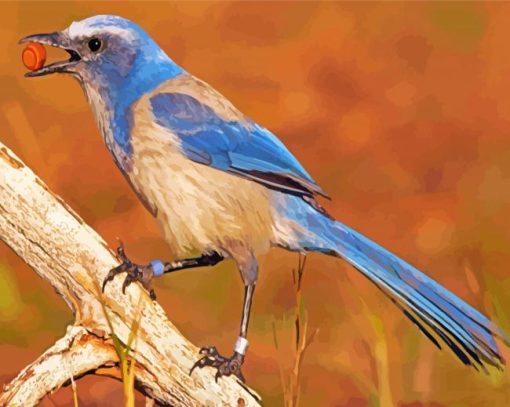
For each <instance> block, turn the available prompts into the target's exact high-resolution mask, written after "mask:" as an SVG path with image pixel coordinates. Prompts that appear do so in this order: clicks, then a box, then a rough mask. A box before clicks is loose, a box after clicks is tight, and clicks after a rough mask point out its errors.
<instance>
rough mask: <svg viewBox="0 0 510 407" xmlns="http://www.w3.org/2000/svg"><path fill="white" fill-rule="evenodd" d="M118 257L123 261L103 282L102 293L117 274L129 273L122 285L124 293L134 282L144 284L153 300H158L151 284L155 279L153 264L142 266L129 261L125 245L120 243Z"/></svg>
mask: <svg viewBox="0 0 510 407" xmlns="http://www.w3.org/2000/svg"><path fill="white" fill-rule="evenodd" d="M117 255H118V256H119V258H120V260H121V261H122V263H121V264H119V265H118V266H117V267H114V268H112V269H111V270H110V271H109V273H108V275H107V276H106V278H105V279H104V281H103V287H102V291H103V292H104V289H105V287H106V284H108V283H109V282H110V281H112V280H113V279H114V278H115V276H116V275H117V274H120V273H127V275H126V278H125V279H124V283H123V284H122V292H123V293H124V294H125V293H126V288H127V287H128V286H129V285H130V284H131V283H132V282H134V281H139V282H140V283H142V285H143V287H144V288H145V289H146V290H147V291H148V292H149V295H150V297H151V299H153V300H156V293H155V292H154V290H153V289H152V288H151V286H150V284H151V281H152V279H153V277H154V270H153V266H152V264H151V263H149V264H147V265H145V266H141V265H138V264H136V263H133V262H132V261H131V260H129V259H128V257H127V256H126V253H125V252H124V245H123V244H122V242H121V241H119V247H118V248H117Z"/></svg>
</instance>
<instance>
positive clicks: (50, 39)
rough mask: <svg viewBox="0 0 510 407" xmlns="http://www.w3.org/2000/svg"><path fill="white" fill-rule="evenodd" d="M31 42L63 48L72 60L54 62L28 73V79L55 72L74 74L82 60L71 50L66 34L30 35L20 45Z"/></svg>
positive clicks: (20, 41)
mask: <svg viewBox="0 0 510 407" xmlns="http://www.w3.org/2000/svg"><path fill="white" fill-rule="evenodd" d="M30 42H38V43H39V44H43V45H51V46H52V47H57V48H62V49H64V50H65V51H67V52H68V53H69V55H70V58H69V59H68V60H67V61H59V62H54V63H52V64H49V65H45V66H43V67H42V68H40V69H37V70H35V71H32V72H27V73H26V74H25V76H27V77H33V76H42V75H48V74H50V73H55V72H60V73H66V72H67V73H69V72H72V69H71V68H72V66H73V65H75V64H76V63H77V62H78V61H80V60H81V56H80V54H79V53H78V52H77V51H76V50H74V49H72V48H71V42H70V41H69V37H68V36H67V35H66V34H65V33H64V32H54V33H49V34H34V35H29V36H27V37H24V38H22V39H21V40H19V42H18V44H26V43H30Z"/></svg>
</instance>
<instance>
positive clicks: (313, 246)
mask: <svg viewBox="0 0 510 407" xmlns="http://www.w3.org/2000/svg"><path fill="white" fill-rule="evenodd" d="M285 201H286V202H279V203H280V204H283V205H282V206H280V208H281V209H280V213H282V212H284V213H282V214H284V215H286V219H288V220H290V221H291V222H292V223H293V224H294V225H296V224H297V225H298V227H297V229H296V230H297V233H296V241H295V242H294V243H291V244H288V245H285V246H286V247H287V248H288V249H291V250H306V251H319V252H323V253H327V254H331V255H335V256H338V257H341V258H343V259H344V260H346V261H348V262H349V263H350V264H352V265H353V266H354V267H355V268H356V269H358V270H359V271H361V272H362V273H363V274H364V275H365V276H366V277H367V278H368V279H369V280H370V281H372V282H373V283H374V284H375V285H376V286H377V287H379V288H380V289H381V290H382V291H383V292H384V293H385V294H387V295H388V296H389V298H390V299H391V300H392V301H393V302H394V303H395V304H396V305H397V306H398V307H399V308H400V309H401V310H402V311H403V312H404V314H405V315H406V316H407V317H408V318H409V319H411V321H412V322H414V323H415V324H416V326H418V328H419V329H420V330H421V332H423V334H425V335H426V336H427V338H429V339H430V340H431V341H432V342H433V343H434V344H435V345H436V346H437V347H438V348H441V342H442V343H444V344H446V345H447V346H448V347H449V348H450V349H451V350H452V351H453V352H454V353H455V355H456V356H457V357H458V358H459V359H460V360H461V361H462V362H463V363H464V364H466V365H471V366H473V367H475V368H477V369H478V368H482V369H483V370H486V369H485V364H488V365H492V366H495V367H497V368H500V369H501V368H502V367H503V365H504V363H505V362H504V360H503V357H502V356H501V354H500V353H499V351H498V348H497V345H496V342H495V340H494V335H496V336H499V337H500V338H502V339H503V340H504V341H505V342H506V344H507V345H509V344H510V341H509V337H508V336H507V335H506V334H505V333H504V332H503V331H502V330H500V329H499V328H498V327H497V326H496V325H495V324H493V323H492V322H491V321H490V320H489V319H488V318H487V317H485V316H484V315H482V314H481V313H480V312H478V311H477V310H476V309H474V308H473V307H471V306H470V305H468V304H466V303H465V302H464V301H462V300H461V299H460V298H458V297H456V296H455V295H454V294H452V293H451V292H449V291H448V290H447V289H445V288H444V287H442V286H440V285H439V284H438V283H436V282H435V281H433V280H432V279H431V278H429V277H427V276H426V275H425V274H423V273H421V272H420V271H418V270H417V269H416V268H414V267H413V266H411V265H410V264H408V263H406V262H405V261H403V260H401V259H399V258H398V257H397V256H395V255H394V254H392V253H390V252H389V251H387V250H386V249H384V248H382V247H381V246H379V245H378V244H376V243H374V242H372V241H371V240H369V239H367V238H366V237H364V236H363V235H361V234H359V233H358V232H356V231H354V230H352V229H350V228H349V227H347V226H345V225H343V224H342V223H340V222H338V221H335V220H333V219H330V218H328V217H327V216H325V215H323V214H321V213H319V212H318V211H317V210H316V209H314V208H312V207H311V206H310V205H308V204H306V203H304V201H302V200H301V199H300V198H296V197H292V198H290V197H289V198H286V199H285Z"/></svg>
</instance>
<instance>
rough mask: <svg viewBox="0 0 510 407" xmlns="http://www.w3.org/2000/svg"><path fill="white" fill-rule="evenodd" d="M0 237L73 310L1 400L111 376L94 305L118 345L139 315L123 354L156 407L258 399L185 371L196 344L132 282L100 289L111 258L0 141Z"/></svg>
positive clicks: (228, 382) (19, 400)
mask: <svg viewBox="0 0 510 407" xmlns="http://www.w3.org/2000/svg"><path fill="white" fill-rule="evenodd" d="M0 238H1V239H2V240H3V241H4V242H5V243H7V244H8V245H9V246H10V247H11V248H12V249H13V250H14V251H15V252H16V253H17V254H18V255H19V256H20V257H21V258H22V259H23V260H24V261H25V262H26V263H27V264H29V265H30V266H31V267H32V268H33V269H34V271H35V272H36V273H37V274H39V275H40V276H41V277H42V278H43V279H45V280H46V281H48V282H49V283H50V284H51V285H52V286H53V287H54V288H55V290H56V291H57V292H58V293H59V294H60V296H61V297H62V298H63V299H64V300H65V302H66V303H67V304H68V305H69V307H70V308H71V309H72V311H73V313H74V315H75V322H74V325H73V326H71V327H69V328H68V331H67V334H66V335H65V336H64V337H63V338H61V339H60V340H58V341H57V342H56V343H55V344H54V345H53V346H52V347H51V348H50V349H48V350H47V351H46V352H45V353H44V354H42V355H41V356H40V357H39V358H38V359H37V360H35V361H34V362H33V363H32V364H31V365H29V366H27V367H26V368H25V369H24V370H23V371H21V372H20V373H19V375H18V376H17V377H16V378H15V379H14V380H13V381H12V382H11V383H10V384H8V385H6V386H5V387H4V391H3V393H1V394H0V406H4V405H18V406H19V405H23V406H30V405H35V404H36V403H37V402H38V401H39V400H40V399H41V398H42V397H44V395H46V394H47V393H49V392H53V391H55V390H56V389H58V388H59V387H61V386H62V385H65V384H68V383H69V382H70V380H71V377H73V378H78V377H80V376H82V375H84V374H89V373H95V374H111V368H110V369H107V368H108V367H111V366H112V365H115V364H117V363H118V358H117V355H116V353H115V350H114V347H113V345H112V341H111V339H110V329H109V328H108V324H107V321H106V319H105V317H104V313H103V310H102V308H101V301H103V304H104V305H105V308H106V311H107V313H108V315H109V316H110V319H111V322H112V325H113V330H114V332H115V334H116V335H117V336H118V338H119V339H120V340H121V341H122V342H123V343H127V341H128V336H129V332H130V326H131V324H132V321H133V318H134V317H135V316H136V313H137V312H141V314H142V320H141V326H140V328H139V330H138V333H137V340H136V350H135V351H133V352H132V353H131V356H132V357H133V358H134V359H135V360H136V364H135V366H136V368H135V369H136V370H135V375H136V387H137V388H138V389H139V390H140V391H142V392H143V393H144V394H145V395H147V396H149V397H151V398H153V399H155V400H156V401H157V402H158V403H160V404H163V405H175V406H197V405H205V404H207V405H215V406H217V405H228V406H237V405H243V406H255V405H258V402H257V399H256V396H255V395H254V393H252V392H250V391H249V390H248V389H246V388H244V387H243V386H241V385H240V384H239V383H237V382H236V380H234V379H233V378H221V379H220V380H219V381H218V383H216V382H215V380H214V374H213V372H212V371H211V370H209V369H204V370H195V371H194V372H193V375H192V376H189V374H188V373H189V370H190V368H191V366H192V365H193V363H194V362H195V361H196V359H197V357H198V356H199V355H198V350H197V348H196V347H195V346H194V345H192V344H191V343H190V342H189V341H188V340H186V338H184V337H183V336H182V335H181V334H180V333H179V332H178V331H177V329H176V328H175V327H174V326H173V325H172V323H171V322H170V321H169V320H168V319H167V317H166V315H165V313H164V311H163V310H162V309H161V307H160V306H159V305H157V304H156V303H154V302H152V301H151V300H150V298H149V296H148V295H147V294H146V293H145V291H143V290H142V289H141V288H140V287H139V286H138V285H136V284H132V285H131V286H129V288H128V289H127V290H126V295H123V294H122V291H121V287H120V285H121V282H120V280H121V279H116V280H115V281H114V282H113V283H112V284H111V285H109V286H108V290H107V293H106V295H104V296H102V295H101V293H100V290H99V289H98V287H99V282H100V281H102V280H103V278H104V277H105V276H106V274H107V272H108V270H110V269H111V268H112V267H114V266H116V265H117V264H118V260H117V259H116V258H115V256H114V254H113V252H112V251H111V250H109V249H108V247H107V245H106V243H105V242H104V241H103V240H102V239H101V237H100V236H99V235H98V234H97V233H96V232H95V231H94V230H92V229H91V228H90V227H89V226H88V225H86V224H85V223H84V222H83V220H82V219H81V218H80V217H79V216H78V215H76V214H75V213H74V212H73V211H72V210H71V209H70V208H69V207H68V206H67V205H66V204H65V202H63V201H62V200H61V199H60V198H59V197H57V196H55V195H54V194H53V193H52V192H51V191H50V190H49V189H48V188H47V187H46V185H45V184H44V183H43V182H42V181H41V180H40V179H39V178H37V177H36V176H35V175H34V174H33V172H32V171H31V170H30V169H29V168H27V167H26V166H25V165H24V164H23V163H22V162H21V161H20V160H19V158H17V157H16V156H15V155H14V154H13V153H12V152H11V151H10V150H8V149H7V148H6V147H5V146H4V145H3V144H1V143H0ZM140 310H141V311H140ZM109 372H110V373H109Z"/></svg>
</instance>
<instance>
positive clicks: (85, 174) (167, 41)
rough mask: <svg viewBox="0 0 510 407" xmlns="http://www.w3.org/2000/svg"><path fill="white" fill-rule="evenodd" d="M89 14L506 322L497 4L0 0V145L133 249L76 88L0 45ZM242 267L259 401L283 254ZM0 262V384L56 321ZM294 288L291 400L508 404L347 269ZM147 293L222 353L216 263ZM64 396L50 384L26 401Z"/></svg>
mask: <svg viewBox="0 0 510 407" xmlns="http://www.w3.org/2000/svg"><path fill="white" fill-rule="evenodd" d="M95 14H118V15H121V16H124V17H127V18H129V19H132V20H134V21H135V22H137V23H138V24H140V25H141V26H142V27H144V28H145V29H146V30H147V31H148V33H149V34H150V35H151V36H153V38H155V39H156V41H157V42H158V43H159V44H160V45H161V46H162V48H163V49H165V50H166V51H167V53H168V54H169V55H170V56H171V57H172V58H173V59H174V60H175V61H176V62H177V63H179V64H181V65H183V66H184V68H185V69H187V70H188V71H189V72H191V73H193V74H195V75H197V76H198V77H200V78H202V79H204V80H206V81H207V82H209V83H211V84H212V85H213V86H214V87H216V88H217V89H218V90H219V91H220V92H222V93H223V94H224V95H225V96H227V97H228V98H229V99H230V100H231V101H233V102H234V104H235V105H236V106H238V107H239V108H240V110H241V111H243V112H244V113H246V114H247V115H248V116H250V117H251V118H253V119H255V120H256V121H258V122H259V123H261V124H263V125H265V126H267V127H268V128H269V129H271V130H272V131H274V133H275V134H277V135H278V136H279V137H280V138H281V140H282V141H283V142H284V143H285V144H286V145H287V146H288V147H289V149H290V150H291V151H292V152H293V153H294V154H295V155H296V157H298V159H299V160H300V161H301V162H302V163H303V165H304V166H305V167H306V168H307V169H308V170H309V172H310V173H311V174H312V176H313V177H314V178H315V179H316V180H317V181H318V182H319V183H320V184H321V186H322V187H323V188H324V189H325V190H326V191H328V193H329V194H330V195H331V196H332V197H333V201H332V202H324V204H325V205H326V207H327V208H328V209H329V210H330V212H331V213H332V214H333V215H334V216H335V217H337V218H339V219H340V220H342V221H343V222H345V223H346V224H348V225H350V226H351V227H354V228H356V229H357V230H359V231H360V232H362V233H364V234H365V235H367V236H368V237H370V238H372V239H374V240H376V241H377V242H379V243H381V244H383V245H384V246H385V247H387V248H389V249H390V250H392V251H394V252H395V253H397V254H398V255H400V256H402V257H403V258H404V259H406V260H408V261H409V262H411V263H412V264H414V265H416V266H417V267H418V268H420V269H421V270H424V271H425V272H426V273H427V274H429V275H430V276H432V277H434V278H435V279H436V280H438V281H439V282H441V283H442V284H444V285H445V286H446V287H448V288H449V289H450V290H452V291H453V292H455V293H456V294H457V295H459V296H460V297H461V298H463V299H464V300H466V301H467V302H468V303H470V304H472V305H474V306H475V307H477V308H478V309H480V310H481V311H482V312H484V313H485V314H487V315H489V316H490V317H491V318H492V319H494V320H495V321H497V322H498V323H499V324H500V325H501V326H502V327H503V328H505V329H506V330H507V331H508V330H510V320H509V316H510V313H509V309H510V297H509V295H508V292H509V290H510V278H509V277H510V271H509V264H510V248H509V247H508V242H510V216H508V213H509V210H510V130H509V129H510V122H509V119H508V118H510V52H509V50H508V38H510V24H509V21H510V4H504V3H473V2H472V3H437V2H436V3H425V2H420V3H311V2H310V3H287V2H285V3H284V2H280V3H269V2H260V3H245V2H243V3H230V2H193V3H163V2H158V3H149V2H143V3H142V2H124V3H120V2H119V3H117V2H112V3H93V2H54V3H50V2H34V3H29V2H20V3H15V2H13V3H5V2H3V3H1V4H0V38H1V39H2V44H3V45H2V47H0V89H1V91H0V138H1V141H2V142H3V143H5V144H6V145H7V146H9V147H10V148H12V149H13V150H14V151H15V152H16V153H17V154H18V155H19V156H20V157H21V158H22V159H23V160H24V161H25V162H26V163H27V164H28V165H29V166H30V167H31V168H32V169H33V170H34V171H35V172H36V173H37V174H38V175H39V176H40V177H41V178H42V179H43V180H44V181H45V182H46V183H47V184H48V186H49V187H50V188H51V189H52V190H53V191H55V192H56V193H57V194H59V195H60V196H61V197H63V199H64V200H66V201H67V202H68V203H69V204H70V205H71V206H72V207H73V208H74V209H75V210H76V211H77V212H78V213H79V214H80V215H81V216H82V217H83V218H84V219H85V221H87V222H88V223H89V224H90V225H91V226H92V227H93V228H94V229H96V230H97V231H98V232H99V233H100V234H101V235H102V236H103V237H104V238H105V239H106V240H107V241H108V242H109V243H110V244H111V245H112V246H115V245H116V238H117V237H120V238H122V239H123V241H124V243H125V244H126V250H127V252H128V254H129V255H130V256H131V257H132V258H133V259H136V260H137V261H138V262H140V263H142V262H147V261H149V260H151V259H152V258H156V257H157V258H166V255H165V243H164V242H163V240H162V239H161V237H160V235H159V231H158V228H157V226H156V224H155V222H154V220H153V219H152V218H151V216H150V215H149V214H148V213H147V212H146V211H145V209H144V208H143V206H142V205H141V204H140V203H139V202H138V200H137V198H136V196H135V195H134V194H133V193H132V191H131V190H130V189H129V187H128V185H127V184H126V182H125V180H124V179H123V177H122V175H121V174H120V173H119V171H118V170H117V168H116V167H115V165H114V164H113V161H112V160H111V158H110V156H109V154H108V152H107V150H106V148H105V147H104V145H103V142H102V140H101V137H100V135H99V132H98V130H97V128H96V126H95V123H94V121H93V117H92V114H91V112H90V110H89V107H88V105H87V103H86V100H85V97H84V95H83V94H82V91H81V89H80V87H79V86H78V84H77V83H76V82H75V81H74V80H73V79H72V78H69V77H64V76H58V77H57V76H49V77H43V78H37V79H30V80H29V79H25V78H24V77H23V73H24V72H25V68H24V67H23V65H22V63H21V47H20V46H18V45H17V44H16V43H17V40H18V39H19V38H20V37H22V36H24V35H27V34H33V33H39V32H48V31H54V30H60V29H63V28H65V27H67V26H68V25H69V24H70V23H71V22H72V21H74V20H79V19H82V18H85V17H88V16H91V15H95ZM55 52H57V51H55ZM56 55H57V57H61V56H62V54H61V53H59V52H57V54H56ZM260 262H261V277H260V280H259V284H258V286H257V292H256V296H255V302H254V309H253V314H252V319H251V327H250V334H249V337H250V343H251V346H250V352H249V356H248V358H247V363H246V364H245V368H244V372H245V375H246V376H247V379H248V383H249V384H250V385H251V386H252V387H254V388H255V389H256V390H257V391H259V392H260V394H261V395H262V396H263V398H264V405H266V406H276V405H281V404H282V402H283V395H282V385H281V383H280V378H279V372H278V364H279V363H288V360H286V356H285V354H284V353H285V350H283V351H282V352H277V351H276V350H275V346H274V343H273V332H272V326H273V322H274V323H275V326H276V328H277V331H278V335H279V338H280V340H281V341H283V344H280V348H282V347H283V348H285V347H287V348H290V347H292V346H293V344H292V341H291V330H290V329H291V327H290V324H288V323H283V322H282V321H283V320H284V319H285V320H286V321H290V320H291V318H292V315H293V312H294V306H295V303H294V293H293V287H292V275H291V270H292V268H294V267H295V265H296V263H297V256H296V255H295V254H290V253H285V252H282V251H278V250H275V251H273V252H271V253H270V254H269V255H267V256H265V257H264V258H262V259H260ZM0 268H1V270H0V360H1V361H2V362H1V363H0V383H6V382H8V381H9V380H11V379H12V378H13V377H14V375H15V374H17V372H18V371H19V370H20V369H21V368H23V367H24V366H25V365H26V364H27V363H29V362H31V361H32V360H33V359H34V358H36V357H37V356H38V355H39V354H40V353H41V352H42V351H44V350H45V349H46V348H47V347H48V346H50V345H51V344H52V343H53V342H54V341H55V340H56V339H57V338H59V337H60V336H62V335H63V333H64V332H65V329H66V326H67V325H68V324H69V323H72V320H73V317H72V315H71V313H70V311H69V310H68V309H67V308H66V306H65V304H64V303H63V301H62V300H61V299H60V298H59V297H58V296H57V295H56V294H55V292H54V291H53V290H52V288H51V287H50V286H49V285H48V284H47V283H46V282H44V281H42V280H41V279H39V278H38V277H37V275H36V274H35V273H34V272H33V271H31V270H30V269H29V268H28V267H27V266H26V265H25V264H24V263H23V262H22V261H21V260H20V259H19V258H17V256H16V255H15V254H13V253H12V252H11V251H10V250H9V249H8V248H7V247H5V246H4V245H1V247H0ZM303 284H304V287H303V297H304V301H305V305H306V309H307V312H308V316H309V328H310V329H313V328H316V327H318V328H319V333H318V334H317V337H316V338H315V341H314V342H313V343H312V345H311V346H310V348H309V349H308V351H307V354H306V356H305V359H304V361H303V367H302V380H301V383H302V405H303V406H377V405H381V406H386V405H398V406H407V407H411V406H413V407H418V406H434V407H439V406H452V407H460V406H505V405H509V404H510V376H509V374H508V373H501V372H491V375H490V376H487V375H483V374H479V373H477V372H476V371H474V370H473V369H469V368H466V367H464V366H462V365H461V364H460V363H459V362H458V361H457V360H456V359H455V357H454V356H453V355H452V354H451V353H449V352H448V351H442V352H440V351H438V350H437V349H435V347H434V346H433V345H432V344H431V343H429V342H428V341H427V339H426V338H424V337H423V336H422V335H421V334H420V332H418V330H417V329H415V328H414V327H413V325H412V324H411V323H410V322H409V321H408V320H407V319H406V318H405V317H404V316H403V315H402V314H401V312H400V311H399V310H397V309H396V308H395V307H393V306H392V304H391V303H390V302H389V301H388V300H387V299H386V298H385V297H383V296H382V295H381V294H380V292H379V291H378V290H376V289H375V288H374V287H373V286H372V285H371V284H370V283H368V282H367V281H365V279H364V278H363V277H361V276H360V275H358V273H357V272H356V271H355V270H353V269H352V268H350V267H349V266H347V265H346V264H344V263H342V262H340V261H338V260H335V259H331V258H327V257H325V256H319V255H310V256H308V261H307V266H306V270H305V275H304V282H303ZM155 288H156V291H157V294H158V299H159V301H160V303H161V304H162V306H163V307H164V309H165V310H166V312H167V314H168V316H169V318H170V319H171V320H172V321H174V322H175V324H176V325H177V327H178V328H179V329H180V330H181V331H182V333H183V334H184V335H185V336H186V337H188V338H190V339H191V340H192V341H193V342H194V343H195V344H197V345H206V344H216V345H217V346H218V347H219V349H220V350H221V351H223V352H224V353H228V352H230V350H231V347H232V345H233V341H234V340H235V338H236V336H237V331H238V324H239V316H240V311H241V301H242V284H241V281H240V278H239V276H238V272H237V271H236V270H235V268H234V267H233V265H232V264H225V265H221V266H218V267H215V268H214V269H197V270H190V271H186V272H181V273H176V274H174V275H172V276H167V277H165V278H162V279H160V280H158V281H157V282H156V283H155ZM285 338H288V340H285ZM502 352H503V354H504V355H506V356H507V359H508V356H509V352H508V349H502ZM282 353H283V356H282ZM78 396H79V399H80V405H82V406H93V405H119V404H120V403H121V402H122V388H121V385H120V384H118V383H117V382H114V381H113V380H110V379H104V378H94V377H88V378H85V379H82V380H80V381H79V382H78ZM71 401H72V393H71V390H70V388H64V389H62V390H60V391H59V392H57V393H56V394H54V395H52V396H51V397H49V398H47V399H45V400H44V401H43V405H48V406H51V405H68V404H70V403H71ZM139 401H140V402H142V399H141V398H140V399H139Z"/></svg>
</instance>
